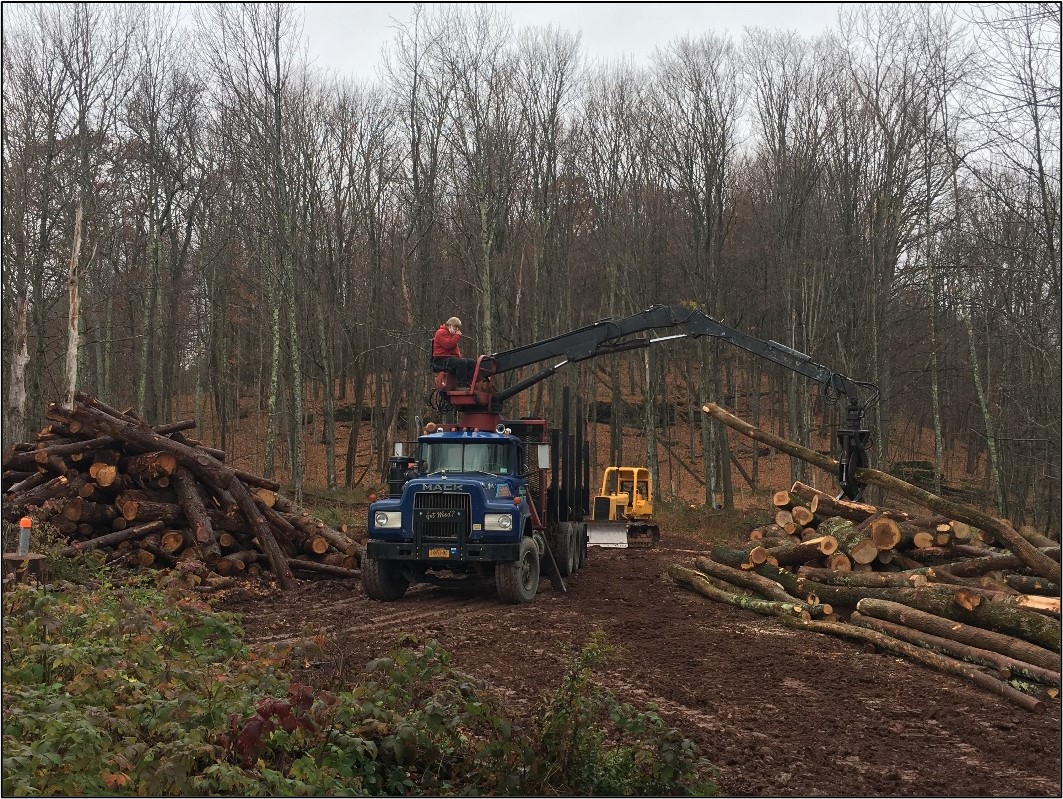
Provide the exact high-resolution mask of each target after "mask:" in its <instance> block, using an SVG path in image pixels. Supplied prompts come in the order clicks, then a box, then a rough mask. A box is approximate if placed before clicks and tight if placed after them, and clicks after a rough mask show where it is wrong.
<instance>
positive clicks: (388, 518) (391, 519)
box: [373, 510, 402, 530]
mask: <svg viewBox="0 0 1063 799" xmlns="http://www.w3.org/2000/svg"><path fill="white" fill-rule="evenodd" d="M373 525H374V526H375V527H376V528H377V529H378V530H381V529H383V530H387V529H396V528H398V527H402V514H401V513H398V512H394V511H393V512H391V513H385V512H384V511H382V510H378V511H377V512H376V513H374V514H373Z"/></svg>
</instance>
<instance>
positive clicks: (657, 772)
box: [2, 574, 713, 796]
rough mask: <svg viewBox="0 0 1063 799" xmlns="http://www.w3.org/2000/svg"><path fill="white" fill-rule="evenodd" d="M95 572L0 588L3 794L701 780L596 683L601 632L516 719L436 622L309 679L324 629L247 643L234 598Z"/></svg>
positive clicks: (668, 741) (656, 788)
mask: <svg viewBox="0 0 1063 799" xmlns="http://www.w3.org/2000/svg"><path fill="white" fill-rule="evenodd" d="M96 582H97V584H96V585H95V586H93V587H87V586H82V585H77V584H75V583H71V582H64V583H61V584H58V583H57V584H53V585H52V586H51V588H50V589H49V590H43V589H40V588H30V587H28V586H17V587H16V588H15V589H14V590H13V591H12V592H11V593H10V594H9V595H8V597H7V599H6V601H5V603H4V635H5V642H4V643H5V646H4V649H3V779H2V789H3V792H4V793H5V794H7V795H41V794H44V795H113V796H125V795H129V796H133V795H151V796H164V795H198V796H207V795H212V796H213V795H234V794H235V795H248V796H255V795H293V796H297V795H311V796H313V795H333V794H342V795H383V794H387V795H408V796H422V795H434V796H441V795H456V794H492V795H591V794H597V795H602V794H604V795H620V794H623V795H633V794H641V795H646V794H649V795H673V794H676V795H677V794H685V795H707V794H709V793H712V792H713V786H712V784H711V783H710V782H708V777H709V775H710V773H711V767H710V766H709V765H708V764H707V763H706V761H704V760H703V759H702V758H701V756H700V753H699V752H698V750H697V747H696V746H695V745H694V744H693V743H692V742H691V741H690V740H688V739H686V738H684V737H683V736H682V735H681V734H680V733H679V731H677V730H675V729H672V728H670V727H668V726H667V725H666V724H665V723H664V722H663V720H662V719H661V718H660V716H658V715H657V714H656V712H655V711H654V710H653V709H652V708H648V709H640V708H636V707H633V706H631V705H628V704H625V703H621V702H619V701H618V700H616V699H615V698H614V697H613V696H612V695H611V694H610V693H609V692H608V691H605V690H603V689H601V688H599V687H597V686H596V685H595V682H594V679H593V678H594V672H595V669H597V668H599V667H600V666H601V665H602V664H604V663H605V662H606V660H607V658H608V656H609V647H608V645H607V644H606V642H605V640H604V638H602V637H601V636H600V635H599V636H592V637H591V638H590V639H589V640H588V642H587V643H586V645H585V646H584V648H583V650H582V651H581V652H580V653H579V654H577V655H576V656H574V657H573V659H572V660H571V662H570V665H569V667H568V669H567V671H566V674H565V676H564V678H563V680H562V682H561V685H560V686H559V687H558V688H557V689H556V690H555V691H554V692H553V693H552V694H551V695H550V696H549V697H548V698H547V699H546V701H545V702H544V703H543V704H542V706H541V707H540V708H539V710H538V711H537V712H536V713H535V715H534V717H533V718H532V720H531V721H530V722H529V723H527V724H525V725H523V726H518V723H517V722H515V721H513V720H512V719H511V718H510V716H509V715H508V714H507V713H506V710H505V707H504V706H503V705H502V704H501V703H500V702H499V701H498V700H497V698H496V697H494V696H493V695H492V694H491V693H490V692H489V691H488V690H487V689H486V687H485V686H484V685H483V684H482V683H480V682H478V681H476V680H474V679H473V678H471V677H469V676H467V675H465V674H462V673H461V672H459V671H457V670H456V669H455V668H454V667H453V666H452V664H451V658H450V655H449V654H448V653H447V652H445V651H444V650H442V649H441V648H440V647H439V646H438V644H437V643H436V642H434V641H424V642H417V641H412V640H408V641H404V642H402V645H401V646H400V647H399V648H397V649H396V650H395V651H394V652H392V653H391V654H390V655H389V656H388V657H383V658H378V659H377V660H374V661H372V662H371V663H369V664H368V666H367V668H366V673H365V675H364V676H363V678H362V679H361V680H360V681H358V682H357V683H356V684H355V685H353V686H352V685H349V684H347V685H343V686H336V687H335V690H322V689H315V688H312V687H310V686H307V685H302V684H299V683H294V682H292V681H291V678H290V676H289V673H290V671H289V670H290V668H291V667H293V666H295V665H298V664H299V663H300V662H302V661H303V660H304V659H305V658H309V657H312V656H314V654H315V652H316V651H317V649H318V648H319V647H320V645H321V644H323V641H322V640H317V641H315V640H307V641H305V642H301V643H298V644H295V645H290V646H286V647H283V648H274V649H270V648H267V647H263V646H261V645H258V644H256V645H255V646H254V647H253V648H252V647H248V646H247V645H246V644H245V642H244V638H243V632H242V629H241V627H240V623H239V619H238V618H237V617H235V616H233V615H230V614H226V613H219V612H217V611H215V610H212V609H211V608H210V607H209V606H207V605H206V604H204V603H203V602H201V601H199V600H197V599H196V598H190V597H188V596H187V595H186V594H185V593H183V592H182V591H180V590H179V589H178V588H177V587H176V586H174V587H171V588H166V587H160V586H159V585H158V584H157V583H156V582H155V578H154V577H153V578H151V579H133V580H130V581H128V582H126V583H124V584H122V585H118V584H114V583H111V582H109V581H108V578H107V575H106V574H103V575H101V579H100V580H98V581H96ZM530 688H532V689H533V690H539V689H540V687H539V686H530Z"/></svg>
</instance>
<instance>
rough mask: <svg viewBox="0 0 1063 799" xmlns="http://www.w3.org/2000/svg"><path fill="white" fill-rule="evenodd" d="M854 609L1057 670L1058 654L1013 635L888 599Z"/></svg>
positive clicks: (870, 601)
mask: <svg viewBox="0 0 1063 799" xmlns="http://www.w3.org/2000/svg"><path fill="white" fill-rule="evenodd" d="M856 609H857V610H858V611H859V612H860V613H863V614H865V615H867V616H873V617H874V618H877V619H884V620H885V621H891V622H893V623H894V624H903V625H904V626H905V627H910V628H912V629H915V630H922V631H923V632H926V633H931V634H932V635H938V636H941V637H942V638H951V639H952V640H954V641H959V642H961V643H965V644H968V645H970V646H976V647H979V648H980V649H988V650H991V651H993V652H999V653H1001V654H1003V655H1007V656H1009V657H1012V658H1015V659H1016V660H1019V661H1023V662H1025V663H1032V664H1034V665H1035V666H1038V667H1040V668H1043V669H1048V670H1050V671H1056V672H1058V671H1059V670H1060V656H1059V655H1058V654H1055V653H1053V652H1051V651H1049V650H1047V649H1045V648H1043V647H1040V646H1037V645H1036V644H1032V643H1029V642H1028V641H1024V640H1022V639H1021V638H1016V637H1015V636H1012V635H1005V634H1002V633H998V632H992V631H990V630H985V629H982V628H980V627H976V626H973V625H970V624H964V623H963V622H960V621H956V620H952V619H948V618H943V617H941V616H938V615H936V614H933V613H928V612H926V611H923V610H919V609H918V608H913V607H909V606H907V605H903V604H900V603H898V602H891V601H888V600H882V599H875V598H870V597H869V598H866V599H862V600H860V602H858V603H857V605H856Z"/></svg>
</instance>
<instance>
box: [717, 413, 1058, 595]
mask: <svg viewBox="0 0 1063 799" xmlns="http://www.w3.org/2000/svg"><path fill="white" fill-rule="evenodd" d="M702 410H703V411H704V412H705V413H708V414H709V415H710V416H712V417H714V418H716V419H718V420H719V421H721V422H723V423H724V424H726V425H727V426H728V427H731V428H733V429H735V430H737V431H738V432H740V433H742V434H743V435H747V436H749V437H750V438H753V439H755V440H757V441H761V442H763V443H766V444H768V445H770V446H773V447H775V448H776V449H778V450H780V451H782V452H785V453H787V454H788V455H792V456H793V457H795V458H799V459H801V460H804V461H807V462H808V463H811V464H813V465H815V466H819V467H820V468H821V469H824V470H826V471H828V472H831V473H832V474H836V473H837V470H838V462H837V461H836V460H835V459H834V458H831V457H829V456H826V455H820V454H819V453H818V452H814V451H813V450H810V449H808V448H807V447H802V446H800V445H798V444H794V443H793V442H790V441H787V440H786V439H783V438H781V437H779V436H776V435H773V434H771V433H766V432H765V431H763V430H760V429H759V428H757V427H754V426H753V425H751V424H749V423H748V422H745V421H743V420H741V419H739V418H738V417H737V416H735V415H734V414H731V413H729V412H727V411H725V410H724V409H723V408H720V407H719V406H718V405H716V404H715V403H709V404H708V405H705V406H703V407H702ZM853 476H854V477H855V478H856V479H857V480H861V481H863V482H865V483H871V484H873V485H877V486H880V487H881V488H885V489H886V490H888V491H892V492H893V493H895V494H899V495H901V496H903V497H906V498H908V499H910V500H912V501H915V502H918V503H919V504H921V505H923V506H924V507H926V508H929V509H930V510H933V511H936V512H937V513H940V514H942V515H943V516H946V517H948V518H949V519H956V520H957V521H961V522H965V523H967V524H970V525H973V526H975V527H977V528H979V529H981V530H985V531H987V532H989V533H990V534H992V535H993V536H995V537H996V539H997V540H998V541H1000V542H1001V543H1003V544H1004V545H1006V546H1007V548H1008V549H1010V550H1011V551H1012V552H1014V553H1015V554H1016V555H1017V556H1018V557H1019V558H1021V559H1022V561H1023V563H1024V564H1025V565H1027V566H1028V567H1029V568H1030V569H1032V570H1033V572H1034V573H1035V574H1037V575H1039V576H1041V577H1046V578H1048V579H1049V580H1052V581H1053V582H1056V583H1063V571H1061V568H1060V564H1059V563H1057V562H1056V561H1053V560H1052V559H1051V558H1049V557H1048V556H1046V555H1045V554H1044V553H1043V552H1042V551H1041V550H1039V549H1038V548H1037V547H1035V546H1034V545H1033V544H1031V543H1030V542H1029V541H1027V540H1026V539H1025V538H1023V537H1022V536H1021V535H1019V534H1018V532H1017V531H1016V530H1015V529H1014V528H1013V527H1012V526H1011V524H1009V523H1008V522H1007V521H1006V520H1004V519H998V518H996V517H995V516H990V515H989V514H987V513H983V512H982V511H980V510H978V509H977V508H973V507H971V506H969V505H964V504H962V503H959V502H953V501H951V500H947V499H943V498H942V497H939V496H937V495H936V494H933V493H931V492H930V491H927V490H925V489H922V488H919V487H918V486H915V485H912V484H911V483H907V482H905V481H904V480H900V479H898V478H896V477H894V476H893V475H890V474H886V473H885V472H882V471H879V470H878V469H869V468H862V469H861V468H858V469H855V470H854V471H853Z"/></svg>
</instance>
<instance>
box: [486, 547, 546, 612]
mask: <svg viewBox="0 0 1063 799" xmlns="http://www.w3.org/2000/svg"><path fill="white" fill-rule="evenodd" d="M495 589H496V590H497V591H498V598H499V599H501V600H502V601H503V602H506V603H508V604H510V605H523V604H526V603H528V602H531V601H532V600H533V599H535V594H536V592H537V591H538V590H539V550H538V548H537V547H536V546H535V542H534V541H532V540H531V538H528V537H524V538H522V539H521V540H520V551H519V553H518V555H517V559H516V560H515V561H513V562H512V563H499V564H497V565H496V566H495Z"/></svg>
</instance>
